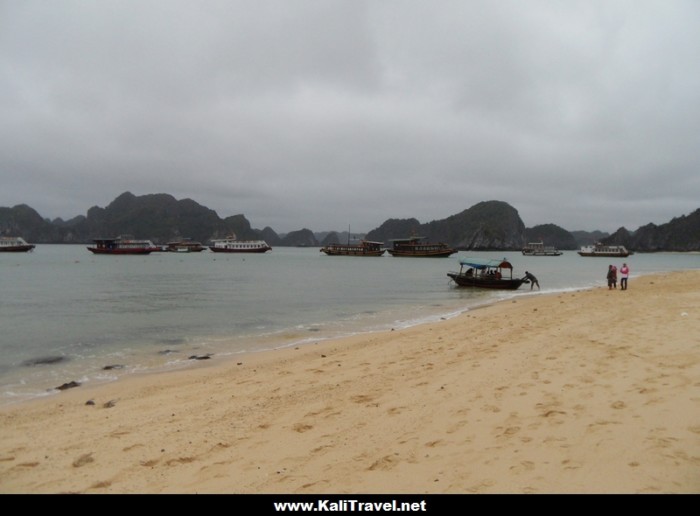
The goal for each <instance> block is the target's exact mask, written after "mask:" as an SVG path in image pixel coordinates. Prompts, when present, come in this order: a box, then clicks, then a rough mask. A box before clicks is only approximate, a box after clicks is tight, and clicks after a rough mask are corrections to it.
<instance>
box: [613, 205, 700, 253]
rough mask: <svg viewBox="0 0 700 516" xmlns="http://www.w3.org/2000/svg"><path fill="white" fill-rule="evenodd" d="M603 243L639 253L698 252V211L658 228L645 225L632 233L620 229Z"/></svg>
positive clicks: (699, 247)
mask: <svg viewBox="0 0 700 516" xmlns="http://www.w3.org/2000/svg"><path fill="white" fill-rule="evenodd" d="M603 243H605V244H618V245H620V244H621V245H624V246H626V247H627V248H628V249H632V250H634V251H639V252H653V251H677V252H686V251H700V209H697V210H695V211H694V212H693V213H691V214H690V215H684V216H681V217H676V218H674V219H672V220H671V221H670V222H667V223H666V224H662V225H660V226H657V225H656V224H647V225H646V226H642V227H640V228H639V229H637V231H635V232H634V233H629V232H628V231H627V230H626V229H625V228H620V229H618V230H617V231H616V232H615V233H613V234H612V235H610V236H609V237H607V238H605V239H603Z"/></svg>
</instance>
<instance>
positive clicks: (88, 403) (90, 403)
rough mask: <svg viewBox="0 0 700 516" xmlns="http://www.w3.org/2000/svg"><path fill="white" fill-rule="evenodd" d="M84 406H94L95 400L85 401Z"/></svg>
mask: <svg viewBox="0 0 700 516" xmlns="http://www.w3.org/2000/svg"><path fill="white" fill-rule="evenodd" d="M85 404H86V405H94V404H95V400H87V401H86V402H85Z"/></svg>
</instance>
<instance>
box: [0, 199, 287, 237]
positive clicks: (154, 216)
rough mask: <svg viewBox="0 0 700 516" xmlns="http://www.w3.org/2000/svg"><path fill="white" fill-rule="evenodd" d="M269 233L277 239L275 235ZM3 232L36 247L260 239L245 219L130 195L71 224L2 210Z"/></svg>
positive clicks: (24, 209)
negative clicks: (124, 238)
mask: <svg viewBox="0 0 700 516" xmlns="http://www.w3.org/2000/svg"><path fill="white" fill-rule="evenodd" d="M266 231H267V234H268V235H270V237H272V236H273V233H274V232H272V230H270V229H268V230H266ZM0 232H2V233H3V234H13V235H21V236H23V237H24V238H25V240H27V241H29V242H33V243H90V242H92V241H93V240H94V239H96V238H113V237H117V236H119V235H131V236H133V237H135V238H147V239H150V240H153V242H155V243H159V244H164V243H166V242H169V241H171V240H175V239H179V238H191V239H193V240H198V241H201V242H205V243H206V242H208V241H209V240H211V239H213V238H223V237H225V236H228V235H230V234H235V235H236V236H237V237H238V238H239V239H240V240H253V239H258V238H260V236H259V235H260V233H259V232H258V231H256V230H254V229H252V228H251V227H250V223H249V222H248V220H247V219H246V218H245V217H244V216H243V215H234V216H232V217H227V218H225V219H221V218H220V217H219V216H218V215H217V214H216V212H215V211H214V210H210V209H209V208H205V207H204V206H201V205H200V204H198V203H196V202H195V201H193V200H191V199H183V200H179V201H178V200H176V199H175V198H174V197H173V196H171V195H168V194H150V195H142V196H138V197H137V196H135V195H134V194H132V193H130V192H125V193H123V194H121V195H120V196H119V197H117V198H116V199H114V201H112V202H111V203H110V204H109V206H107V207H106V208H100V207H98V206H93V207H92V208H90V209H89V210H88V212H87V216H86V217H75V218H74V219H71V220H70V221H67V222H66V221H63V220H61V219H57V221H55V222H53V223H52V222H48V221H46V220H44V219H42V218H41V216H39V214H38V213H37V212H36V211H34V210H33V209H31V208H29V207H28V206H24V205H21V206H15V207H14V208H0ZM271 239H272V238H271ZM271 245H272V244H271Z"/></svg>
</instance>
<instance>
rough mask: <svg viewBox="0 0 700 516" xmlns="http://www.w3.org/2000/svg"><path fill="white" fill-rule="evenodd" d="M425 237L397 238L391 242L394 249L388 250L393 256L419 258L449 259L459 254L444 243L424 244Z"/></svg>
mask: <svg viewBox="0 0 700 516" xmlns="http://www.w3.org/2000/svg"><path fill="white" fill-rule="evenodd" d="M424 240H425V237H421V236H411V237H409V238H396V239H393V240H391V242H392V244H393V245H392V247H391V248H390V249H388V252H389V254H390V255H391V256H400V257H403V256H408V257H419V258H447V257H448V256H451V255H453V254H454V253H456V252H457V249H454V248H452V247H450V246H448V245H447V244H444V243H442V242H439V243H429V242H424Z"/></svg>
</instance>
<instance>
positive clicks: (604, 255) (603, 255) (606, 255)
mask: <svg viewBox="0 0 700 516" xmlns="http://www.w3.org/2000/svg"><path fill="white" fill-rule="evenodd" d="M578 254H579V255H580V256H586V257H594V258H595V257H600V258H627V257H628V256H629V255H630V254H632V253H603V252H600V253H586V252H583V251H578Z"/></svg>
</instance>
